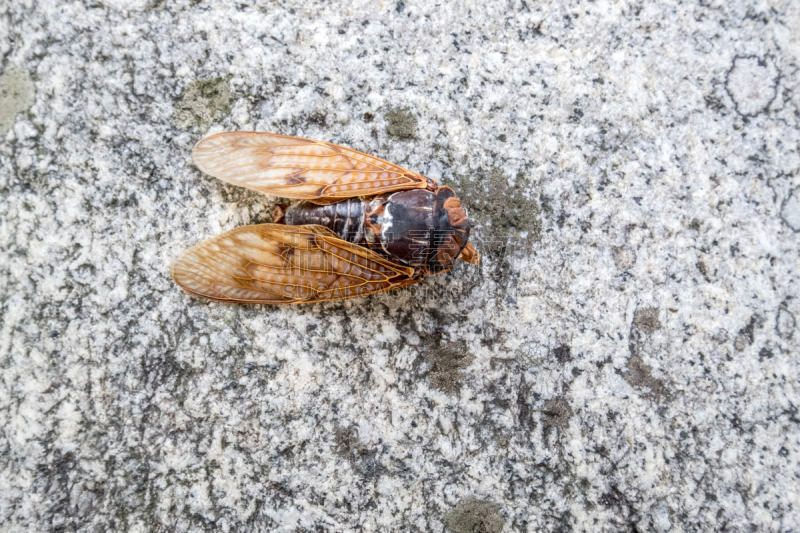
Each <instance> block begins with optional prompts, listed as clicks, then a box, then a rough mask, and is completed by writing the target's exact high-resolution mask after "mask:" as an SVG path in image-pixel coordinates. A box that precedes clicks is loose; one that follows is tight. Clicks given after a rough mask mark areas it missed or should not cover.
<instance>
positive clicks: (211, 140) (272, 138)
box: [192, 131, 428, 201]
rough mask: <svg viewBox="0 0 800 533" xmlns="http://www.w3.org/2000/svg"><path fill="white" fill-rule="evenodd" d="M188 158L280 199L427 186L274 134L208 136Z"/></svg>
mask: <svg viewBox="0 0 800 533" xmlns="http://www.w3.org/2000/svg"><path fill="white" fill-rule="evenodd" d="M192 157H193V158H194V162H195V164H196V165H197V167H198V168H199V169H200V170H202V171H203V172H205V173H206V174H210V175H212V176H214V177H215V178H219V179H221V180H223V181H227V182H228V183H232V184H233V185H238V186H240V187H246V188H248V189H254V190H256V191H261V192H264V193H267V194H271V195H274V196H282V197H285V198H297V199H304V200H312V201H313V200H320V199H323V200H324V199H327V200H333V201H335V200H340V199H344V198H352V197H355V196H371V195H376V194H382V193H385V192H392V191H399V190H406V189H420V188H425V187H426V186H427V185H428V180H427V178H424V177H422V176H420V175H419V174H416V173H414V172H411V171H409V170H406V169H404V168H402V167H399V166H397V165H395V164H392V163H389V162H388V161H384V160H383V159H378V158H377V157H372V156H370V155H367V154H364V153H361V152H357V151H355V150H351V149H349V148H345V147H343V146H339V145H336V144H332V143H326V142H321V141H312V140H309V139H302V138H300V137H288V136H286V135H277V134H274V133H256V132H249V131H233V132H225V133H217V134H216V135H210V136H208V137H205V138H204V139H201V140H200V141H199V142H198V143H197V144H196V145H195V147H194V150H193V152H192Z"/></svg>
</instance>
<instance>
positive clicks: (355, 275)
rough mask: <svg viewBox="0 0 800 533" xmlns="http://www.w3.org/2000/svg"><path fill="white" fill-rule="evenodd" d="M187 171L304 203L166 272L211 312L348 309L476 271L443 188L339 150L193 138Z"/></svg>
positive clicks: (203, 247) (205, 247)
mask: <svg viewBox="0 0 800 533" xmlns="http://www.w3.org/2000/svg"><path fill="white" fill-rule="evenodd" d="M192 157H193V159H194V162H195V164H196V165H197V167H199V168H200V170H202V171H203V172H205V173H207V174H210V175H212V176H214V177H216V178H219V179H221V180H223V181H226V182H228V183H232V184H234V185H238V186H240V187H246V188H248V189H254V190H256V191H261V192H264V193H267V194H270V195H273V196H280V197H284V198H292V199H298V200H303V201H302V202H300V203H297V204H294V205H292V206H289V207H287V206H286V205H283V204H279V205H278V206H277V207H276V208H275V211H274V212H273V220H274V222H273V223H272V224H259V225H253V226H242V227H239V228H235V229H232V230H230V231H226V232H225V233H223V234H221V235H217V236H216V237H212V238H211V239H208V240H206V241H204V242H201V243H200V244H198V245H196V246H193V247H192V248H189V249H187V250H185V251H184V252H183V253H182V254H181V255H180V256H179V257H178V259H176V260H175V262H173V263H172V265H171V266H170V273H171V274H172V278H173V279H174V280H175V283H177V284H178V285H179V286H180V287H181V288H182V289H184V290H185V291H186V292H188V293H190V294H192V295H195V296H200V297H203V298H208V299H210V300H216V301H221V302H234V303H253V304H278V303H310V302H320V301H328V300H336V299H342V298H351V297H354V296H362V295H366V294H373V293H377V292H382V291H388V290H392V289H397V288H400V287H406V286H408V285H412V284H414V283H418V282H419V281H421V280H422V279H424V278H425V276H427V275H430V274H439V273H442V272H447V271H448V270H451V269H452V268H453V267H454V266H455V263H456V262H457V261H458V260H459V259H460V260H464V261H466V262H468V263H472V264H475V265H477V264H478V263H479V262H480V254H478V252H477V251H476V250H475V248H473V247H472V245H470V244H469V243H468V240H469V231H470V226H469V220H468V219H467V212H466V210H465V209H464V207H463V206H462V205H461V201H460V200H459V199H458V198H457V197H456V195H455V193H454V192H453V190H452V189H450V188H449V187H440V186H439V185H437V183H436V181H434V180H432V179H430V178H425V177H423V176H420V175H419V174H416V173H414V172H411V171H409V170H406V169H404V168H401V167H399V166H397V165H394V164H392V163H389V162H388V161H384V160H382V159H378V158H377V157H372V156H369V155H367V154H363V153H361V152H357V151H355V150H351V149H349V148H345V147H343V146H338V145H336V144H331V143H327V142H321V141H312V140H309V139H301V138H299V137H288V136H285V135H276V134H272V133H255V132H240V131H236V132H226V133H218V134H216V135H210V136H208V137H205V138H203V139H201V140H200V141H199V142H198V143H197V145H195V147H194V150H193V152H192Z"/></svg>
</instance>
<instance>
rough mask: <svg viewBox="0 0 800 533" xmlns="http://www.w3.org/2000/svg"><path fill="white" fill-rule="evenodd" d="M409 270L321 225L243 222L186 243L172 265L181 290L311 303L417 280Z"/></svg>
mask: <svg viewBox="0 0 800 533" xmlns="http://www.w3.org/2000/svg"><path fill="white" fill-rule="evenodd" d="M413 272H414V270H413V269H412V268H410V267H406V266H403V265H398V264H396V263H393V262H392V261H389V260H387V259H385V258H383V257H381V256H380V255H378V254H376V253H374V252H372V251H371V250H369V249H367V248H364V247H362V246H358V245H356V244H351V243H348V242H346V241H343V240H341V239H339V238H338V237H337V236H336V235H335V234H334V233H333V232H332V231H330V230H329V229H327V228H325V227H323V226H315V225H308V226H286V225H283V224H260V225H257V226H242V227H239V228H235V229H232V230H230V231H227V232H225V233H223V234H221V235H218V236H216V237H213V238H211V239H208V240H207V241H204V242H202V243H200V244H198V245H196V246H193V247H192V248H189V249H188V250H186V251H185V252H183V254H181V256H180V257H179V258H178V259H177V260H176V261H175V262H174V263H173V264H172V265H171V266H170V273H171V274H172V278H173V279H174V280H175V283H177V284H178V285H179V286H180V287H181V288H182V289H184V290H185V291H186V292H188V293H190V294H193V295H195V296H200V297H203V298H208V299H210V300H217V301H222V302H234V303H254V304H277V303H310V302H321V301H329V300H337V299H342V298H352V297H354V296H362V295H366V294H372V293H376V292H382V291H387V290H391V289H395V288H399V287H404V286H407V285H411V284H413V283H416V282H417V281H418V280H415V279H412V278H411V276H412V275H413Z"/></svg>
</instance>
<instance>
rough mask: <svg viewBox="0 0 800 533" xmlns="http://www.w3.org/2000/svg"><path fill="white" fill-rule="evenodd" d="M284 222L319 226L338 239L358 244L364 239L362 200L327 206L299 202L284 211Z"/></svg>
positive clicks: (294, 224)
mask: <svg viewBox="0 0 800 533" xmlns="http://www.w3.org/2000/svg"><path fill="white" fill-rule="evenodd" d="M285 222H286V224H288V225H290V226H299V225H302V224H319V225H320V226H325V227H326V228H329V229H331V230H333V232H334V233H336V235H337V236H338V237H339V238H340V239H344V240H346V241H348V242H352V243H359V242H360V241H361V239H362V238H363V237H364V200H362V199H360V198H350V199H348V200H343V201H341V202H336V203H335V204H329V205H317V204H314V203H312V202H300V203H299V204H295V205H292V206H290V207H289V208H288V209H287V210H286V219H285Z"/></svg>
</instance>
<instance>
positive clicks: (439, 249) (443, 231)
mask: <svg viewBox="0 0 800 533" xmlns="http://www.w3.org/2000/svg"><path fill="white" fill-rule="evenodd" d="M434 219H435V221H434V231H435V234H434V249H433V253H431V255H430V256H429V258H428V269H429V270H430V271H431V272H433V273H435V272H441V271H443V270H450V269H451V268H453V265H454V264H455V262H456V261H457V260H458V259H459V257H460V258H461V259H464V260H465V261H468V262H470V263H474V264H478V262H479V261H480V255H479V254H478V252H477V251H475V249H474V248H473V247H472V246H470V245H469V244H468V241H469V219H468V218H467V210H466V209H465V208H464V207H463V206H462V205H461V200H459V199H458V197H457V196H456V195H455V193H454V192H453V189H451V188H450V187H440V188H439V190H438V191H437V192H436V203H435V207H434Z"/></svg>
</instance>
